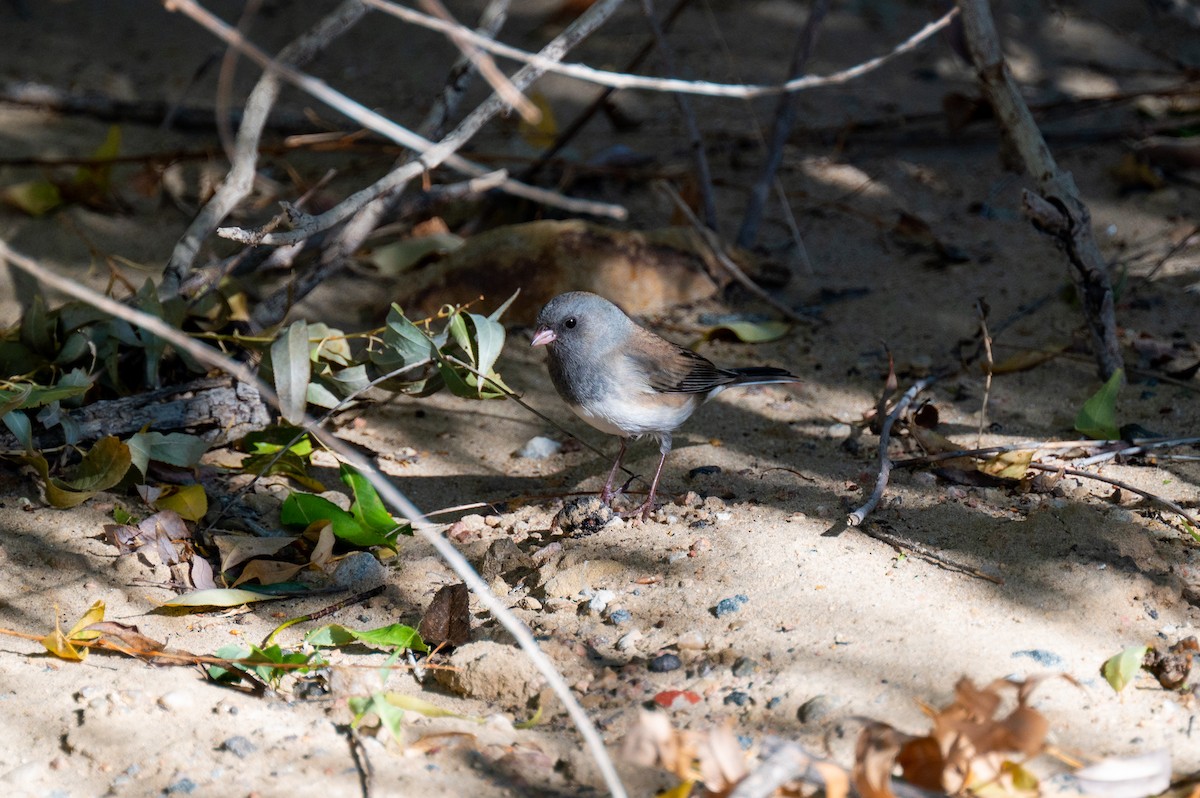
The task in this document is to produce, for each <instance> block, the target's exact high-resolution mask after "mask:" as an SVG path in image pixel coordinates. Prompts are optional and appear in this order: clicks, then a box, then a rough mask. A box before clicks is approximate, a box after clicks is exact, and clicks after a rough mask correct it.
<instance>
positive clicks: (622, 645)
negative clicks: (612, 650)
mask: <svg viewBox="0 0 1200 798" xmlns="http://www.w3.org/2000/svg"><path fill="white" fill-rule="evenodd" d="M641 639H642V633H641V632H639V631H638V630H637V629H634V630H633V631H631V632H626V633H625V634H623V635H621V636H620V637H618V638H617V651H632V650H633V649H635V648H637V644H638V641H640V640H641Z"/></svg>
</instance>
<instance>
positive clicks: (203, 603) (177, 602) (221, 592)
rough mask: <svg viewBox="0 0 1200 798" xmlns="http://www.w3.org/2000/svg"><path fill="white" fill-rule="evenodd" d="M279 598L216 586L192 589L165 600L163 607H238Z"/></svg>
mask: <svg viewBox="0 0 1200 798" xmlns="http://www.w3.org/2000/svg"><path fill="white" fill-rule="evenodd" d="M274 598H279V597H278V596H270V595H267V594H266V593H258V592H256V591H253V590H241V589H238V588H232V587H223V588H216V589H215V590H194V591H192V592H191V593H184V594H183V595H181V596H176V597H175V598H173V599H171V600H170V601H165V602H163V603H162V605H161V606H163V607H240V606H242V605H243V604H252V603H254V602H256V601H270V600H271V599H274Z"/></svg>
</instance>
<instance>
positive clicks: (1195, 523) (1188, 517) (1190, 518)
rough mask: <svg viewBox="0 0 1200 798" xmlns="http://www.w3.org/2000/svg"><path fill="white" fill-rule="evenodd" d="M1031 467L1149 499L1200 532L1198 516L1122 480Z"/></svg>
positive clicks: (1075, 469) (1040, 466)
mask: <svg viewBox="0 0 1200 798" xmlns="http://www.w3.org/2000/svg"><path fill="white" fill-rule="evenodd" d="M1029 467H1030V468H1034V469H1037V470H1038V471H1050V472H1053V473H1055V474H1059V473H1061V474H1066V475H1068V476H1072V477H1082V478H1083V479H1092V480H1095V481H1096V482H1103V483H1104V484H1106V485H1112V486H1113V487H1114V488H1120V489H1121V490H1127V491H1129V492H1130V493H1136V494H1137V495H1138V496H1141V497H1142V498H1143V499H1149V500H1150V501H1152V502H1155V503H1157V504H1159V505H1161V506H1163V507H1165V508H1166V509H1168V510H1170V511H1171V512H1173V513H1175V514H1176V515H1178V516H1179V517H1180V518H1182V519H1183V520H1185V521H1187V522H1188V523H1189V524H1191V525H1192V527H1193V528H1195V529H1198V530H1200V518H1197V517H1196V516H1194V515H1192V514H1191V513H1190V512H1188V511H1187V510H1185V509H1184V508H1183V507H1180V506H1179V505H1178V504H1176V503H1175V502H1173V501H1171V500H1170V499H1166V498H1163V497H1162V496H1159V495H1157V494H1154V493H1150V492H1149V491H1145V490H1142V489H1141V488H1139V487H1136V486H1134V485H1130V484H1129V483H1128V482H1122V481H1121V480H1119V479H1113V478H1112V477H1102V476H1100V475H1099V474H1093V473H1092V472H1090V471H1080V470H1079V469H1078V468H1063V467H1062V466H1055V465H1043V464H1041V463H1030V464H1029Z"/></svg>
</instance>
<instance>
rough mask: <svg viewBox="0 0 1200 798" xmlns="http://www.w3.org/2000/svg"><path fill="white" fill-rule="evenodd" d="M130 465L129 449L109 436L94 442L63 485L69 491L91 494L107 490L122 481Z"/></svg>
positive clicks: (112, 436) (114, 437)
mask: <svg viewBox="0 0 1200 798" xmlns="http://www.w3.org/2000/svg"><path fill="white" fill-rule="evenodd" d="M131 463H132V459H131V457H130V454H129V447H128V446H126V445H125V444H123V443H121V441H119V440H118V439H117V438H116V436H114V435H109V436H107V437H104V438H101V439H100V440H98V441H96V443H95V444H94V445H93V446H92V448H91V450H90V451H89V452H88V453H87V454H85V455H84V456H83V462H81V463H80V464H79V466H78V467H76V469H75V473H74V475H73V476H72V478H71V479H69V480H66V481H65V482H64V483H63V484H64V485H65V486H66V487H68V488H70V489H71V490H79V491H90V492H92V493H97V492H99V491H102V490H108V489H109V488H111V487H114V486H116V485H117V484H118V483H119V482H120V481H121V480H122V479H124V477H125V472H126V471H128V470H129V466H130V465H131Z"/></svg>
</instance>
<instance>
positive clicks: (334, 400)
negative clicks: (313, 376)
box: [304, 380, 342, 410]
mask: <svg viewBox="0 0 1200 798" xmlns="http://www.w3.org/2000/svg"><path fill="white" fill-rule="evenodd" d="M304 401H306V402H308V403H309V404H310V405H315V406H317V407H323V408H325V409H326V410H332V409H333V408H335V407H337V406H338V405H339V404H341V402H342V400H341V399H339V398H338V397H337V396H336V395H335V394H334V393H333V391H331V390H329V389H328V388H326V387H325V386H324V385H322V384H321V383H319V382H317V381H316V380H313V381H312V382H310V383H309V384H308V389H307V390H306V391H305V394H304Z"/></svg>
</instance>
